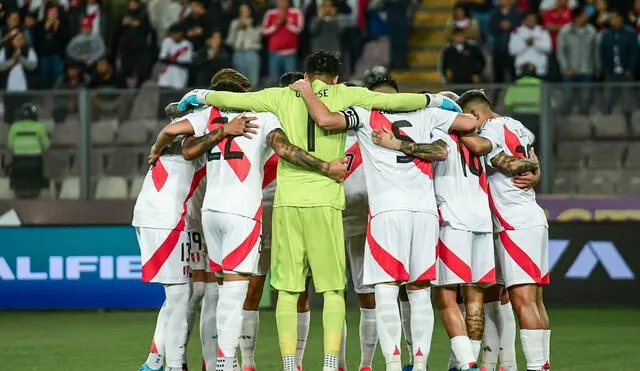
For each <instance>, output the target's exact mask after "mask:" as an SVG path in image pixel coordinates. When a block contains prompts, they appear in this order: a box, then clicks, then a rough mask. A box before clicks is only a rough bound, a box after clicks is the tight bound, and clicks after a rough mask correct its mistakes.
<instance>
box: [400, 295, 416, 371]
mask: <svg viewBox="0 0 640 371" xmlns="http://www.w3.org/2000/svg"><path fill="white" fill-rule="evenodd" d="M398 300H399V304H400V318H401V320H402V334H403V335H404V342H405V344H406V346H407V350H408V351H409V363H407V364H406V365H404V367H403V368H402V370H403V371H411V370H413V342H412V341H411V305H410V304H409V297H408V296H407V286H405V285H403V286H400V292H399V294H398Z"/></svg>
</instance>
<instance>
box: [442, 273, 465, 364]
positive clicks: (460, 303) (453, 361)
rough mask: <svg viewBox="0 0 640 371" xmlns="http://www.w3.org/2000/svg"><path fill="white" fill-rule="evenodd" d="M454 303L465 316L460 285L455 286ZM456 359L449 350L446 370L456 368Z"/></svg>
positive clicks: (463, 316)
mask: <svg viewBox="0 0 640 371" xmlns="http://www.w3.org/2000/svg"><path fill="white" fill-rule="evenodd" d="M456 304H457V305H458V308H459V309H460V314H461V315H462V318H466V317H467V312H466V309H465V307H464V300H462V289H461V287H460V285H457V286H456ZM465 329H466V323H465ZM458 367H459V365H458V360H457V359H456V355H455V354H454V353H453V349H452V350H451V353H449V361H448V363H447V370H451V369H455V370H458Z"/></svg>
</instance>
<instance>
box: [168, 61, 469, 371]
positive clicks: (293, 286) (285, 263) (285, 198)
mask: <svg viewBox="0 0 640 371" xmlns="http://www.w3.org/2000/svg"><path fill="white" fill-rule="evenodd" d="M305 63H306V73H305V78H306V79H307V80H310V81H311V82H312V84H311V88H312V89H313V92H314V93H315V95H316V96H317V97H318V98H320V100H321V101H322V102H323V103H324V104H325V105H326V106H327V107H329V109H330V110H331V111H333V112H337V111H340V112H341V113H342V114H343V115H345V117H346V119H347V123H353V124H354V125H355V124H356V123H357V122H358V120H357V117H354V115H355V111H353V110H350V109H349V107H351V106H358V107H362V108H366V109H373V108H377V109H383V110H393V111H412V110H417V109H421V108H424V107H439V108H445V109H449V110H453V109H452V107H455V108H457V105H456V104H455V103H454V102H453V101H451V100H448V99H447V98H444V97H442V96H436V95H430V94H427V95H422V94H384V93H376V92H372V91H369V90H367V89H365V88H359V87H347V86H345V85H342V84H337V81H338V71H339V67H340V63H339V61H338V59H337V58H336V57H335V56H333V55H332V54H330V53H327V52H324V51H319V52H316V53H314V54H312V55H310V56H309V57H307V59H306V61H305ZM203 104H208V105H212V106H216V107H219V108H233V109H238V110H251V111H254V112H272V113H274V114H276V115H277V116H278V119H279V120H280V122H281V124H282V127H283V129H284V131H285V133H286V134H287V136H288V137H289V140H290V141H291V143H292V144H295V145H297V146H300V147H302V148H304V149H306V150H307V151H309V152H311V153H312V154H313V155H314V156H316V157H318V158H320V159H322V160H324V161H333V160H335V159H337V158H342V157H344V148H345V140H346V132H345V131H344V130H334V129H336V128H338V127H339V126H338V125H339V123H338V125H335V124H333V123H332V122H318V123H316V122H313V121H312V120H311V118H310V117H309V114H308V112H307V107H306V105H305V102H304V100H303V99H302V98H301V97H300V95H299V93H297V92H295V91H293V90H292V89H290V88H270V89H264V90H262V91H258V92H255V93H230V92H221V91H220V92H218V91H211V90H209V91H207V90H194V91H192V92H189V93H187V94H186V95H185V96H184V97H183V98H182V100H181V101H180V105H179V108H180V109H181V110H186V109H187V107H188V106H189V105H203ZM354 129H355V128H354ZM277 179H278V183H277V186H276V194H275V199H274V204H273V207H274V210H273V220H272V228H273V229H272V246H271V286H272V287H273V288H274V289H275V290H277V291H278V303H277V306H276V321H277V327H278V338H279V342H280V351H281V354H282V357H283V362H284V370H285V371H296V370H297V364H296V359H295V354H296V343H297V323H296V322H297V315H296V302H297V299H298V295H299V294H300V293H301V292H303V291H304V290H305V281H306V277H307V273H308V271H309V269H311V274H312V277H313V283H314V286H315V290H316V292H318V293H320V294H322V295H323V297H324V309H323V315H322V319H323V328H324V367H323V371H334V370H337V369H338V355H339V353H340V345H341V341H342V329H343V323H344V317H345V302H344V296H343V291H344V290H345V286H346V272H345V271H346V263H345V248H344V234H343V225H342V210H343V209H344V207H345V195H344V187H343V185H342V184H341V183H336V182H335V181H333V180H331V179H328V178H325V177H323V176H321V175H318V174H315V173H313V172H311V171H308V170H305V169H303V168H301V167H298V166H295V165H293V164H291V163H288V162H286V161H280V162H279V163H278V173H277Z"/></svg>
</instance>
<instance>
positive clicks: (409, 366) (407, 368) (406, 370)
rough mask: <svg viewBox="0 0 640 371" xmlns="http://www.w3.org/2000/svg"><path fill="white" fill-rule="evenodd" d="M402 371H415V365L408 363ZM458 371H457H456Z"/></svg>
mask: <svg viewBox="0 0 640 371" xmlns="http://www.w3.org/2000/svg"><path fill="white" fill-rule="evenodd" d="M402 371H413V365H412V364H411V363H407V364H406V365H404V367H403V368H402ZM454 371H457V370H454Z"/></svg>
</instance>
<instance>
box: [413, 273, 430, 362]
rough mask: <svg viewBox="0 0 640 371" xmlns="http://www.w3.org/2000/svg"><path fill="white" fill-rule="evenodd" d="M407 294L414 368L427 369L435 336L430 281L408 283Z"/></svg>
mask: <svg viewBox="0 0 640 371" xmlns="http://www.w3.org/2000/svg"><path fill="white" fill-rule="evenodd" d="M407 296H408V297H409V304H410V306H411V337H412V340H413V369H414V371H426V370H427V360H428V359H429V353H430V352H431V338H432V337H433V324H434V316H433V305H432V304H431V288H430V286H429V281H416V282H412V283H408V284H407Z"/></svg>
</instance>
